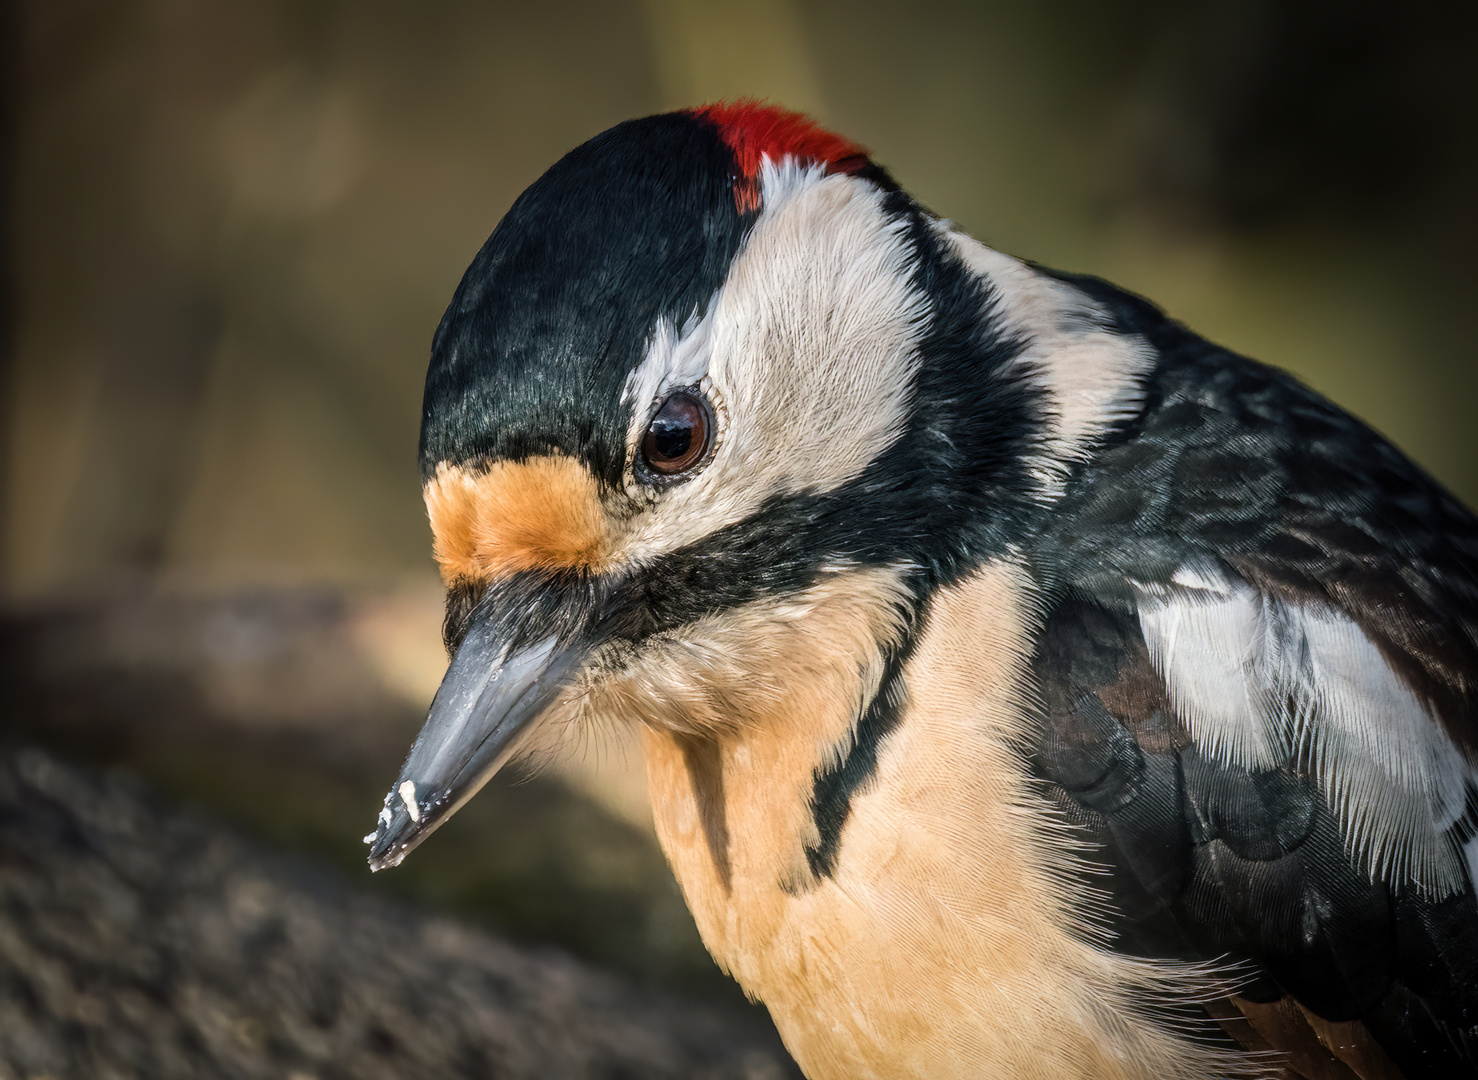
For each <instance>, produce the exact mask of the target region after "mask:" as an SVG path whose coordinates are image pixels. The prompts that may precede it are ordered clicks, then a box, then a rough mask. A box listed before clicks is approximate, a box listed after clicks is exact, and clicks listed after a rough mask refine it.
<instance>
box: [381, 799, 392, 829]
mask: <svg viewBox="0 0 1478 1080" xmlns="http://www.w3.org/2000/svg"><path fill="white" fill-rule="evenodd" d="M385 801H386V802H389V801H390V800H389V799H386V800H385ZM380 824H381V825H385V826H388V825H389V824H390V807H388V806H387V807H385V809H383V810H381V811H380Z"/></svg>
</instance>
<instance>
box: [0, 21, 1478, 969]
mask: <svg viewBox="0 0 1478 1080" xmlns="http://www.w3.org/2000/svg"><path fill="white" fill-rule="evenodd" d="M0 11H3V12H4V15H5V19H6V22H7V24H8V32H6V33H5V35H4V36H5V43H4V46H5V49H6V50H7V55H6V57H5V75H6V82H5V87H4V93H5V95H6V106H7V112H6V115H5V133H4V139H5V145H4V165H5V172H4V174H3V175H4V184H5V188H4V195H5V198H6V200H7V202H8V217H7V219H6V222H7V229H8V232H7V234H6V239H5V245H4V247H3V260H4V261H3V271H4V274H3V279H0V280H3V282H4V286H5V289H6V294H5V295H4V296H3V297H0V299H3V301H4V305H5V310H7V311H8V312H9V313H10V318H9V322H8V327H7V329H8V337H7V340H6V343H5V351H4V353H3V376H4V380H3V386H4V393H5V399H4V411H3V418H4V424H5V428H4V431H3V441H0V446H3V451H4V460H3V470H0V477H3V488H4V490H3V502H0V506H3V512H4V516H3V522H0V524H3V531H0V539H3V545H0V546H3V553H0V554H3V558H0V571H3V585H4V593H5V595H6V596H7V597H8V609H9V611H10V615H9V617H8V618H9V622H8V624H7V625H8V627H9V629H8V630H7V631H6V633H7V653H6V657H7V658H6V660H5V664H6V668H7V672H8V674H7V675H6V679H7V680H8V681H7V682H6V684H5V692H6V695H7V708H8V715H9V720H8V727H9V733H10V734H11V735H12V736H13V737H20V738H26V739H33V740H37V739H39V740H41V741H43V742H47V743H49V744H51V745H52V746H54V747H59V748H61V749H63V750H65V751H68V752H70V753H73V754H76V755H81V756H86V757H90V758H93V759H94V760H100V761H104V762H110V763H121V764H124V765H127V766H129V767H131V768H133V769H135V770H137V771H139V772H142V773H143V774H144V775H146V776H147V777H148V778H149V780H150V781H151V782H152V783H154V784H156V785H158V786H159V787H162V788H163V789H165V790H166V791H167V792H169V793H170V794H172V795H175V796H177V797H181V798H186V799H189V800H193V801H195V802H197V803H199V804H203V805H205V806H207V807H209V808H210V809H211V810H213V811H214V812H217V813H220V814H222V815H225V816H226V817H228V818H229V819H230V820H233V821H235V822H237V823H238V824H241V825H244V826H246V827H248V828H251V829H255V830H257V831H258V832H261V833H264V834H266V835H267V836H269V837H271V838H272V839H274V840H277V841H279V842H283V843H288V844H291V845H294V846H297V847H298V848H300V849H301V850H305V851H311V852H314V853H317V854H320V855H322V856H324V857H327V858H330V859H332V860H333V861H335V862H336V863H337V864H338V865H340V866H341V867H342V868H343V869H344V871H345V873H348V874H359V873H361V872H362V871H361V869H360V867H361V863H360V862H359V854H360V851H359V848H358V846H357V845H358V836H359V835H360V833H362V832H363V831H364V829H365V828H367V827H368V826H369V825H370V823H371V821H372V820H373V818H374V813H375V811H376V809H377V808H378V800H379V797H380V795H381V793H382V790H383V788H382V785H383V784H384V783H386V782H388V781H389V780H390V779H391V777H392V775H393V773H394V770H395V767H396V764H397V762H398V760H399V756H400V755H401V754H402V753H403V752H404V750H405V748H406V747H407V746H408V745H409V738H410V736H411V735H412V734H413V733H414V730H415V727H416V724H417V721H418V719H419V716H420V715H421V710H423V709H424V707H425V704H426V702H427V701H428V700H429V697H430V694H431V692H432V690H434V687H435V685H436V681H437V678H438V677H439V674H440V670H441V666H442V665H443V663H444V658H443V657H442V656H441V654H440V651H439V644H438V641H437V621H438V596H437V588H436V584H435V580H434V573H433V568H432V566H431V563H430V559H429V543H428V540H429V538H428V535H427V530H426V527H425V523H424V515H423V511H422V509H421V505H420V498H419V491H418V486H417V476H416V470H415V446H416V427H417V418H418V412H419V405H420V386H421V380H422V377H423V373H424V363H425V357H426V352H427V348H428V345H429V342H430V338H431V334H432V331H433V329H434V328H435V326H436V322H437V320H438V318H439V317H440V314H441V311H442V309H443V307H444V305H445V304H446V302H447V300H448V299H449V297H450V295H451V292H452V289H453V288H454V286H455V285H456V282H457V280H458V278H459V277H460V275H461V273H462V271H463V269H464V267H465V266H466V264H467V263H468V261H469V260H470V259H471V257H472V255H473V253H474V252H475V251H476V250H477V248H478V246H479V245H480V244H481V243H482V241H483V239H484V238H485V237H486V236H487V234H488V232H489V231H490V229H491V228H492V226H493V225H494V223H495V222H496V221H497V220H498V218H499V216H500V215H501V214H502V213H503V212H504V210H505V209H506V208H507V207H508V205H509V204H510V203H511V202H512V200H513V199H514V197H515V196H516V195H517V194H518V192H519V191H520V190H522V188H523V187H524V186H525V185H527V184H528V183H529V182H531V181H532V180H533V179H534V178H535V177H536V176H538V174H539V173H540V172H541V171H542V170H543V169H544V168H545V167H547V166H548V165H549V164H550V163H551V162H553V161H554V160H555V159H556V158H557V157H558V156H559V155H560V154H562V153H563V152H565V151H566V150H567V149H569V148H570V147H572V146H574V145H575V144H576V143H578V142H580V141H582V140H583V139H585V138H587V137H589V136H591V135H593V134H595V133H596V132H598V131H600V130H602V129H603V128H605V127H607V126H609V125H611V124H613V123H616V122H618V121H620V120H622V119H625V118H628V117H632V116H639V115H643V114H647V113H651V112H654V111H658V110H661V109H666V108H670V107H676V106H681V105H686V104H693V103H697V102H701V101H705V100H712V99H716V98H719V97H723V96H736V95H749V96H759V97H769V98H773V99H775V100H777V101H780V102H783V103H786V104H788V105H791V106H793V107H796V108H800V109H804V110H806V111H809V112H811V113H812V114H813V115H815V116H816V117H817V118H818V119H820V120H822V121H823V122H825V123H826V124H828V125H831V126H834V127H836V128H837V129H839V130H841V131H843V132H846V133H847V134H849V135H851V136H853V137H855V138H857V139H859V140H860V141H862V142H864V143H865V144H866V145H868V146H869V147H870V148H871V149H872V151H873V153H874V156H875V157H876V158H877V160H879V161H880V162H882V163H883V164H885V165H886V166H887V167H888V168H889V169H891V170H892V171H893V173H894V175H895V176H896V177H897V178H898V179H899V180H900V181H901V182H902V183H903V184H904V186H905V187H907V188H908V189H909V190H911V191H912V192H914V193H915V194H916V195H917V196H918V197H920V198H921V199H922V200H923V201H924V202H925V203H926V204H928V205H929V206H931V207H932V208H934V209H935V210H937V211H938V212H940V213H942V214H945V215H948V216H950V217H952V218H954V219H955V220H957V221H959V222H960V223H961V224H963V225H964V226H965V227H966V228H967V229H969V230H970V231H971V232H973V233H974V234H975V235H977V236H978V237H980V238H981V239H983V240H985V241H986V242H988V243H990V244H992V245H994V246H996V247H999V248H1002V249H1003V250H1006V251H1009V252H1011V253H1013V254H1017V255H1021V256H1024V257H1027V258H1031V259H1035V260H1038V261H1041V262H1045V263H1048V264H1051V265H1055V266H1059V267H1062V268H1064V269H1071V270H1079V271H1088V272H1092V273H1095V274H1099V275H1102V276H1104V277H1107V278H1110V279H1112V280H1114V281H1117V282H1119V283H1120V284H1122V285H1125V286H1127V287H1129V288H1131V289H1134V290H1136V291H1139V292H1141V293H1144V294H1145V295H1147V296H1149V297H1151V298H1153V299H1155V300H1157V301H1158V302H1159V303H1161V304H1162V305H1164V306H1165V307H1167V308H1168V309H1169V310H1170V311H1171V312H1172V313H1173V314H1174V315H1176V316H1178V317H1180V318H1182V319H1183V320H1185V321H1186V322H1188V323H1190V324H1191V325H1192V326H1193V327H1195V328H1197V329H1198V330H1200V331H1201V332H1202V333H1204V334H1206V335H1207V336H1209V337H1211V338H1213V339H1216V340H1218V341H1220V342H1222V343H1225V344H1227V345H1230V346H1232V347H1234V348H1237V349H1239V350H1241V351H1243V352H1246V353H1249V354H1251V355H1253V356H1255V357H1258V358H1260V359H1263V360H1266V361H1269V362H1271V363H1274V364H1278V365H1281V366H1283V367H1287V368H1290V369H1292V370H1293V371H1295V372H1296V373H1298V374H1299V375H1300V376H1302V377H1303V378H1304V379H1306V380H1307V381H1308V382H1310V383H1311V384H1313V385H1314V386H1315V387H1316V388H1318V389H1319V390H1321V391H1323V392H1325V393H1326V394H1328V395H1329V396H1331V397H1333V398H1334V399H1336V400H1337V401H1339V402H1341V403H1342V404H1344V405H1346V406H1347V407H1349V408H1351V409H1352V410H1354V411H1355V412H1357V413H1359V414H1360V415H1362V416H1363V417H1365V418H1366V419H1368V420H1369V421H1370V422H1372V423H1373V424H1374V425H1375V426H1376V427H1378V428H1380V429H1382V430H1383V431H1385V432H1386V433H1388V434H1389V435H1390V436H1392V437H1393V438H1394V439H1395V440H1396V441H1397V442H1398V443H1399V444H1400V445H1401V446H1403V447H1404V448H1406V449H1407V450H1408V451H1409V452H1410V453H1411V454H1412V455H1413V456H1414V457H1415V458H1416V459H1417V460H1418V461H1420V462H1421V463H1423V464H1424V465H1425V466H1426V467H1427V468H1428V469H1430V470H1431V471H1432V472H1433V473H1435V474H1436V475H1437V476H1438V477H1439V478H1440V479H1441V480H1443V481H1445V482H1446V483H1447V484H1449V485H1450V486H1452V487H1453V488H1454V489H1455V490H1456V491H1457V492H1458V493H1459V494H1460V495H1461V496H1462V497H1464V498H1465V499H1466V500H1467V501H1468V502H1470V503H1472V502H1474V501H1475V499H1478V454H1475V450H1478V438H1475V434H1474V424H1473V422H1472V420H1471V418H1470V417H1471V412H1472V409H1473V402H1474V400H1475V391H1478V366H1475V359H1478V356H1475V347H1474V344H1473V343H1474V330H1473V323H1474V319H1475V305H1474V301H1473V295H1474V292H1475V289H1478V260H1475V259H1474V257H1473V254H1472V253H1473V252H1474V251H1475V249H1478V208H1475V194H1478V139H1475V136H1478V74H1475V73H1478V53H1475V35H1474V31H1475V24H1478V6H1475V5H1473V4H1472V3H1471V2H1463V0H1454V2H1452V3H1441V2H1429V3H1418V4H1409V5H1400V6H1398V5H1394V4H1388V3H1387V4H1375V3H1364V2H1359V0H1355V2H1349V0H1346V2H1340V3H1335V2H1327V3H1316V2H1307V0H1298V2H1280V0H1253V2H1247V0H1231V2H1222V3H1183V2H1170V0H1161V2H1154V0H1131V2H1125V3H1108V4H1105V3H1101V2H1100V3H1091V2H1088V0H1056V2H1050V3H1034V2H1027V0H1001V2H992V3H967V2H950V0H921V2H918V3H914V4H911V5H902V4H897V3H882V2H874V0H861V2H859V0H852V2H848V3H843V2H840V0H750V2H749V3H746V4H732V3H719V2H707V0H705V2H686V0H546V2H543V3H538V4H527V3H516V4H515V3H500V2H487V0H435V2H430V0H427V2H422V3H417V4H408V3H389V2H386V0H354V2H349V0H276V2H266V0H261V2H246V0H231V2H227V0H133V2H122V0H91V2H83V0H9V2H8V3H7V4H5V5H3V6H0ZM643 814H644V812H643V809H642V799H641V792H640V780H639V768H638V767H637V766H636V765H635V764H634V763H633V762H632V761H631V760H629V756H628V755H625V752H624V751H623V750H622V749H621V747H620V746H619V745H615V746H607V749H606V750H605V751H602V752H601V753H595V754H587V755H585V756H583V757H579V758H577V759H574V760H572V761H571V763H569V764H568V765H567V766H565V767H563V768H561V769H558V770H556V771H555V772H554V773H553V774H552V775H550V776H547V777H545V778H544V779H542V780H537V781H534V782H532V783H529V784H526V785H524V786H522V787H518V786H511V785H509V784H499V785H495V786H494V788H493V789H491V790H490V791H489V792H488V793H487V794H486V795H485V796H483V797H482V798H481V799H480V800H479V801H477V802H475V803H474V804H473V807H470V808H469V810H468V811H467V812H465V813H464V814H463V815H462V816H461V817H459V818H458V819H457V821H455V822H454V823H453V824H452V825H451V826H449V827H448V828H447V829H446V830H445V831H444V832H443V833H441V834H439V835H438V837H437V838H436V839H435V840H434V841H432V842H431V843H429V844H427V845H426V847H425V848H424V849H423V850H422V851H421V852H418V853H417V855H416V857H415V858H414V859H412V860H411V861H410V862H409V863H408V864H407V866H406V867H405V868H404V870H401V871H396V872H395V874H394V875H382V876H385V877H390V878H392V879H393V880H392V883H391V884H390V885H389V886H386V887H390V888H394V889H398V890H400V891H401V892H403V893H407V894H410V895H413V896H415V897H417V898H419V899H422V900H427V901H430V902H434V903H438V904H442V905H449V906H451V907H452V908H453V909H455V910H457V911H460V912H464V913H470V914H474V915H476V916H478V917H480V918H483V919H485V920H488V921H490V922H491V923H492V924H493V925H495V926H498V927H500V928H502V929H504V930H506V931H508V932H510V933H513V934H515V935H517V936H522V937H525V938H529V939H535V940H552V941H557V942H560V943H562V944H563V945H565V946H566V947H568V948H571V949H574V950H575V951H577V952H580V953H582V954H585V955H588V956H591V957H594V958H596V959H598V960H600V961H602V962H607V963H611V964H615V965H617V966H621V967H625V968H626V969H628V970H631V971H636V972H638V973H640V974H643V975H647V976H651V977H653V978H659V979H663V980H673V979H676V980H679V981H682V980H687V981H688V982H689V983H691V984H693V985H700V984H701V985H704V986H709V987H713V986H717V985H718V979H717V976H716V975H714V973H713V972H712V969H711V967H709V966H708V962H707V960H706V958H704V957H703V955H702V953H701V951H700V950H699V949H698V946H697V943H696V938H695V936H694V934H693V931H692V927H691V924H690V923H688V922H686V921H685V920H686V915H685V913H684V912H683V911H682V908H681V903H680V900H679V899H678V898H677V896H676V893H675V890H674V889H673V887H672V885H671V883H670V881H668V880H667V878H666V877H665V870H664V868H663V867H662V864H661V861H660V857H659V856H658V855H657V854H656V853H655V849H654V848H653V846H652V843H651V840H650V836H649V834H648V833H647V831H646V825H645V819H644V816H643ZM713 992H714V993H721V992H722V991H721V990H714V991H713Z"/></svg>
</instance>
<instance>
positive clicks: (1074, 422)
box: [940, 224, 1155, 497]
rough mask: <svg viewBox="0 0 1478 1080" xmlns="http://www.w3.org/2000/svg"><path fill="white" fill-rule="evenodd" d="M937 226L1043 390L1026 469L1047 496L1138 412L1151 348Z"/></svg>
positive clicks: (1066, 291) (1046, 283)
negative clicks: (979, 279) (979, 280)
mask: <svg viewBox="0 0 1478 1080" xmlns="http://www.w3.org/2000/svg"><path fill="white" fill-rule="evenodd" d="M940 229H941V235H942V236H943V237H944V238H945V239H947V240H948V241H950V242H951V243H952V244H953V245H954V248H955V251H956V252H957V253H958V254H959V256H960V258H961V259H962V260H963V261H964V263H965V265H966V266H968V267H969V268H970V269H971V270H973V271H975V272H976V273H978V274H980V275H982V276H984V277H985V278H986V279H987V280H989V282H990V283H991V285H992V287H993V289H994V293H995V304H996V308H997V310H996V311H995V313H994V314H995V315H996V316H997V317H998V318H1000V319H1002V320H1004V322H1005V325H1006V328H1007V329H1008V330H1010V331H1012V332H1013V333H1014V334H1015V335H1016V336H1017V337H1018V338H1019V339H1020V340H1021V342H1022V343H1023V345H1024V346H1025V349H1024V351H1023V352H1022V353H1021V355H1020V356H1019V357H1018V358H1017V363H1019V364H1021V365H1024V366H1025V367H1026V368H1027V370H1028V371H1030V372H1031V373H1032V375H1033V376H1034V378H1035V381H1036V382H1037V384H1038V386H1039V387H1041V388H1042V389H1043V390H1045V391H1046V392H1047V398H1048V401H1049V402H1050V403H1051V414H1050V416H1049V419H1048V424H1047V431H1046V432H1045V434H1044V437H1043V439H1042V444H1041V452H1040V453H1039V455H1038V456H1037V458H1036V460H1035V461H1034V462H1033V463H1032V465H1033V471H1034V472H1035V474H1036V476H1037V478H1038V479H1039V480H1040V481H1041V482H1042V485H1043V495H1044V496H1045V497H1052V496H1054V495H1056V494H1058V493H1060V491H1061V487H1062V482H1063V480H1064V479H1065V477H1066V474H1067V471H1068V469H1069V468H1070V467H1071V466H1072V464H1073V463H1074V462H1075V461H1078V460H1080V459H1082V458H1084V457H1086V456H1087V455H1088V454H1089V453H1090V452H1091V451H1092V449H1093V445H1094V443H1095V442H1096V440H1097V439H1098V438H1099V437H1100V436H1101V435H1103V433H1104V432H1105V431H1106V430H1107V429H1108V428H1109V427H1111V426H1112V425H1114V424H1116V423H1119V422H1121V421H1123V420H1127V419H1129V418H1131V417H1133V416H1134V415H1135V414H1137V413H1138V412H1139V410H1140V408H1141V406H1142V405H1143V400H1144V387H1143V377H1144V376H1145V375H1146V374H1147V373H1148V372H1149V370H1150V368H1151V367H1153V366H1154V362H1155V350H1154V348H1153V347H1152V346H1151V345H1150V344H1149V342H1147V341H1145V340H1144V339H1143V338H1139V337H1127V336H1125V335H1123V334H1120V333H1118V332H1116V331H1115V330H1113V329H1112V326H1111V320H1110V318H1109V316H1108V313H1107V312H1106V311H1104V310H1103V308H1102V307H1101V305H1099V304H1098V303H1097V302H1096V301H1095V300H1093V299H1092V298H1091V297H1089V296H1087V295H1085V294H1084V293H1082V292H1080V291H1079V290H1078V289H1075V288H1073V287H1072V286H1071V285H1069V284H1067V283H1065V282H1061V281H1058V280H1056V279H1054V278H1051V277H1048V276H1047V275H1045V274H1042V273H1040V272H1038V271H1036V270H1034V269H1032V268H1031V267H1030V266H1028V265H1026V263H1024V262H1022V261H1021V260H1019V259H1013V258H1012V257H1011V256H1009V255H1003V254H1001V253H1000V252H999V251H994V250H992V249H991V248H988V247H986V246H985V245H984V244H982V243H980V242H979V241H978V240H975V239H974V238H973V237H970V236H966V235H965V234H964V233H962V232H959V231H958V230H956V229H953V228H951V227H949V226H948V225H947V224H941V226H940Z"/></svg>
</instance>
